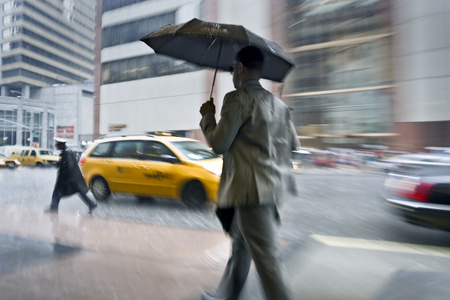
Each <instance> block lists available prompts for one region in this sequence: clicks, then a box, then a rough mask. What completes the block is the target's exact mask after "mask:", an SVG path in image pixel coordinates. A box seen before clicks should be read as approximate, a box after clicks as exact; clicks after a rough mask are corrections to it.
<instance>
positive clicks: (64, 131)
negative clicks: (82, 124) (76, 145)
mask: <svg viewBox="0 0 450 300" xmlns="http://www.w3.org/2000/svg"><path fill="white" fill-rule="evenodd" d="M56 133H57V134H56V136H57V137H60V138H63V139H73V138H74V133H75V126H74V125H70V126H57V127H56Z"/></svg>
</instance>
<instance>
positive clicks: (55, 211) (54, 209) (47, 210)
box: [44, 207, 58, 214]
mask: <svg viewBox="0 0 450 300" xmlns="http://www.w3.org/2000/svg"><path fill="white" fill-rule="evenodd" d="M44 212H45V213H55V214H57V213H58V209H57V208H54V207H49V208H47V209H45V210H44Z"/></svg>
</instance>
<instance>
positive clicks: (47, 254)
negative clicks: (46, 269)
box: [0, 234, 81, 273]
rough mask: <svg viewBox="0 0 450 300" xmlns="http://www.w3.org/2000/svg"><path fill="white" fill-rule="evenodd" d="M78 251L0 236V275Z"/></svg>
mask: <svg viewBox="0 0 450 300" xmlns="http://www.w3.org/2000/svg"><path fill="white" fill-rule="evenodd" d="M80 250H81V249H80V248H78V247H69V246H65V245H61V244H58V243H47V242H42V241H36V240H31V239H27V238H22V237H18V236H12V235H5V234H0V273H4V272H9V271H12V270H14V269H18V268H23V267H25V266H27V265H30V264H35V263H39V262H43V261H45V260H47V259H53V258H56V257H61V256H64V255H69V254H73V253H76V252H78V251H80Z"/></svg>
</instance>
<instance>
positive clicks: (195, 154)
mask: <svg viewBox="0 0 450 300" xmlns="http://www.w3.org/2000/svg"><path fill="white" fill-rule="evenodd" d="M172 145H173V146H175V148H177V149H178V150H179V151H180V152H182V153H183V154H184V155H185V156H186V157H187V158H189V159H190V160H203V159H211V158H217V157H219V156H218V155H216V154H215V153H214V152H212V150H211V149H209V148H208V147H207V146H206V145H204V144H202V143H199V142H195V141H183V142H172Z"/></svg>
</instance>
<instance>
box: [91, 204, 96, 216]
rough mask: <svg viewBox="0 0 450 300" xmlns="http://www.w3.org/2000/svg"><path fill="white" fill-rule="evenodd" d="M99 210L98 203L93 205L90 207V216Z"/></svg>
mask: <svg viewBox="0 0 450 300" xmlns="http://www.w3.org/2000/svg"><path fill="white" fill-rule="evenodd" d="M96 208H97V203H95V204H92V205H90V206H89V214H90V215H92V213H93V212H94V210H95V209H96Z"/></svg>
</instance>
